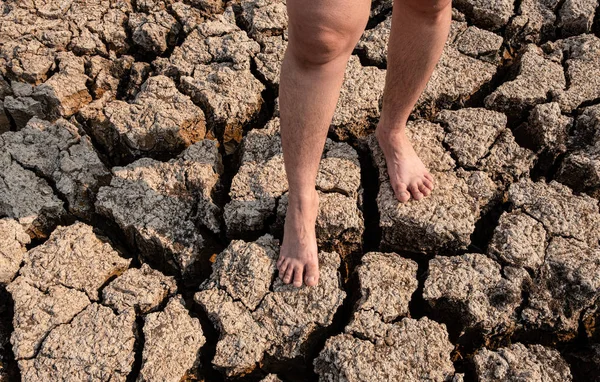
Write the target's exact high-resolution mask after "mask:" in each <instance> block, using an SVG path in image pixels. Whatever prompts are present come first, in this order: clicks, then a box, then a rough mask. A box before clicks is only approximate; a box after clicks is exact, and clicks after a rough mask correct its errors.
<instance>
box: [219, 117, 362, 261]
mask: <svg viewBox="0 0 600 382" xmlns="http://www.w3.org/2000/svg"><path fill="white" fill-rule="evenodd" d="M316 182H317V184H316V187H317V190H318V192H319V198H320V201H321V202H320V203H319V204H320V205H319V212H318V217H317V223H316V224H317V227H316V229H317V242H318V243H319V244H320V245H321V246H326V247H327V248H329V249H335V250H336V251H338V253H340V254H342V255H345V254H346V253H348V252H351V251H353V250H355V249H357V248H358V247H359V246H360V243H361V240H362V233H363V231H364V222H363V217H362V212H361V211H360V209H359V208H360V204H359V200H360V198H359V195H360V194H362V188H361V185H360V163H359V162H358V154H357V153H356V151H355V150H354V149H353V148H352V147H351V146H350V145H348V144H346V143H336V142H333V141H331V140H327V142H326V144H325V149H324V153H323V158H322V160H321V163H320V166H319V172H318V174H317V181H316ZM287 190H288V184H287V177H286V175H285V167H284V164H283V153H282V149H281V137H280V134H279V118H274V119H272V120H271V121H269V122H268V123H267V125H266V126H265V127H264V128H263V129H254V130H252V131H250V132H249V133H248V134H247V135H246V137H245V138H244V141H243V146H242V159H241V166H240V169H239V171H238V173H237V174H236V175H235V176H234V178H233V180H232V184H231V189H230V191H229V195H230V197H231V201H230V202H228V203H227V204H226V205H225V210H224V219H225V225H226V227H227V235H228V236H229V237H231V238H244V237H248V236H249V235H251V234H252V233H256V232H260V231H261V230H264V229H271V230H272V231H274V232H277V231H280V230H281V229H282V228H283V222H284V219H285V212H286V209H287ZM273 219H275V220H274V221H273Z"/></svg>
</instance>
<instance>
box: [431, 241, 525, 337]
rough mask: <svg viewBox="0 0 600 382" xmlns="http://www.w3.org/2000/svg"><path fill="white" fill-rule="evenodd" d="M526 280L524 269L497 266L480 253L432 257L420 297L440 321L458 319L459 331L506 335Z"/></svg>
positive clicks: (513, 328)
mask: <svg viewBox="0 0 600 382" xmlns="http://www.w3.org/2000/svg"><path fill="white" fill-rule="evenodd" d="M528 280H529V275H528V274H527V272H526V271H525V270H524V269H521V268H513V267H505V268H504V269H501V267H500V265H499V264H498V263H496V262H495V261H493V260H491V259H489V258H488V257H486V256H485V255H482V254H478V253H467V254H464V255H461V256H436V257H435V258H433V259H431V260H430V261H429V268H428V273H427V279H426V280H425V286H424V288H423V299H425V301H427V303H428V304H429V305H430V307H431V308H432V309H433V310H434V311H435V313H436V314H439V317H440V319H442V320H443V321H446V320H447V321H448V322H449V323H455V322H456V321H458V323H459V325H460V326H461V329H462V331H463V332H467V331H469V332H472V331H476V332H478V334H482V335H484V336H488V335H497V334H498V333H502V334H504V335H509V334H511V333H512V332H513V331H514V330H515V328H516V326H517V317H516V312H515V311H516V309H517V308H518V307H519V306H520V304H521V302H522V301H521V300H522V298H521V290H522V289H523V288H522V287H523V283H524V282H527V281H528ZM450 317H452V318H450Z"/></svg>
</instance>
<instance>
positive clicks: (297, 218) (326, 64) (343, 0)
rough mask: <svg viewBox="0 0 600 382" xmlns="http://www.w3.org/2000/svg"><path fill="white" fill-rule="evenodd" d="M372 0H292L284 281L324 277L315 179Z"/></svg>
mask: <svg viewBox="0 0 600 382" xmlns="http://www.w3.org/2000/svg"><path fill="white" fill-rule="evenodd" d="M369 8H370V0H287V10H288V17H289V27H288V41H289V43H288V47H287V50H286V52H285V56H284V59H283V62H282V66H281V79H280V85H279V105H280V116H281V140H282V145H283V158H284V162H285V170H286V174H287V179H288V182H289V203H288V209H287V214H286V219H285V226H284V233H283V243H282V245H281V252H280V256H279V260H278V261H277V268H278V269H279V276H280V277H281V278H282V279H283V281H284V282H285V283H290V282H291V281H293V284H294V286H297V287H300V286H301V285H302V283H303V281H304V283H305V284H306V285H309V286H312V285H316V284H317V281H318V277H319V270H318V259H317V253H318V250H317V242H316V235H315V222H316V218H317V211H318V203H319V201H318V196H317V192H316V190H315V181H316V176H317V171H318V168H319V162H320V160H321V155H322V153H323V147H324V145H325V139H326V137H327V131H328V129H329V125H330V123H331V119H332V117H333V113H334V111H335V106H336V103H337V100H338V98H339V92H340V88H341V86H342V83H343V79H344V71H345V68H346V65H347V62H348V58H349V57H350V54H351V53H352V50H353V48H354V46H355V45H356V42H357V41H358V39H359V38H360V36H361V34H362V32H363V30H364V28H365V26H366V24H367V21H368V17H369Z"/></svg>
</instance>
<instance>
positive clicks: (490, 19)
mask: <svg viewBox="0 0 600 382" xmlns="http://www.w3.org/2000/svg"><path fill="white" fill-rule="evenodd" d="M453 5H454V6H455V7H456V8H457V9H458V10H460V11H461V12H463V13H464V14H465V15H467V16H468V17H469V18H470V19H471V20H472V21H473V22H474V23H475V24H477V25H478V26H479V27H482V28H485V29H491V30H498V29H500V28H502V27H503V26H504V25H506V23H507V22H508V21H509V19H510V17H511V16H512V15H513V11H514V0H493V1H485V0H458V1H456V2H455V3H454V4H453Z"/></svg>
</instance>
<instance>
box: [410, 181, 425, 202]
mask: <svg viewBox="0 0 600 382" xmlns="http://www.w3.org/2000/svg"><path fill="white" fill-rule="evenodd" d="M408 191H410V194H411V195H412V197H413V199H415V200H421V199H423V194H422V193H421V191H419V184H418V183H417V182H414V183H411V184H410V185H409V186H408Z"/></svg>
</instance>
